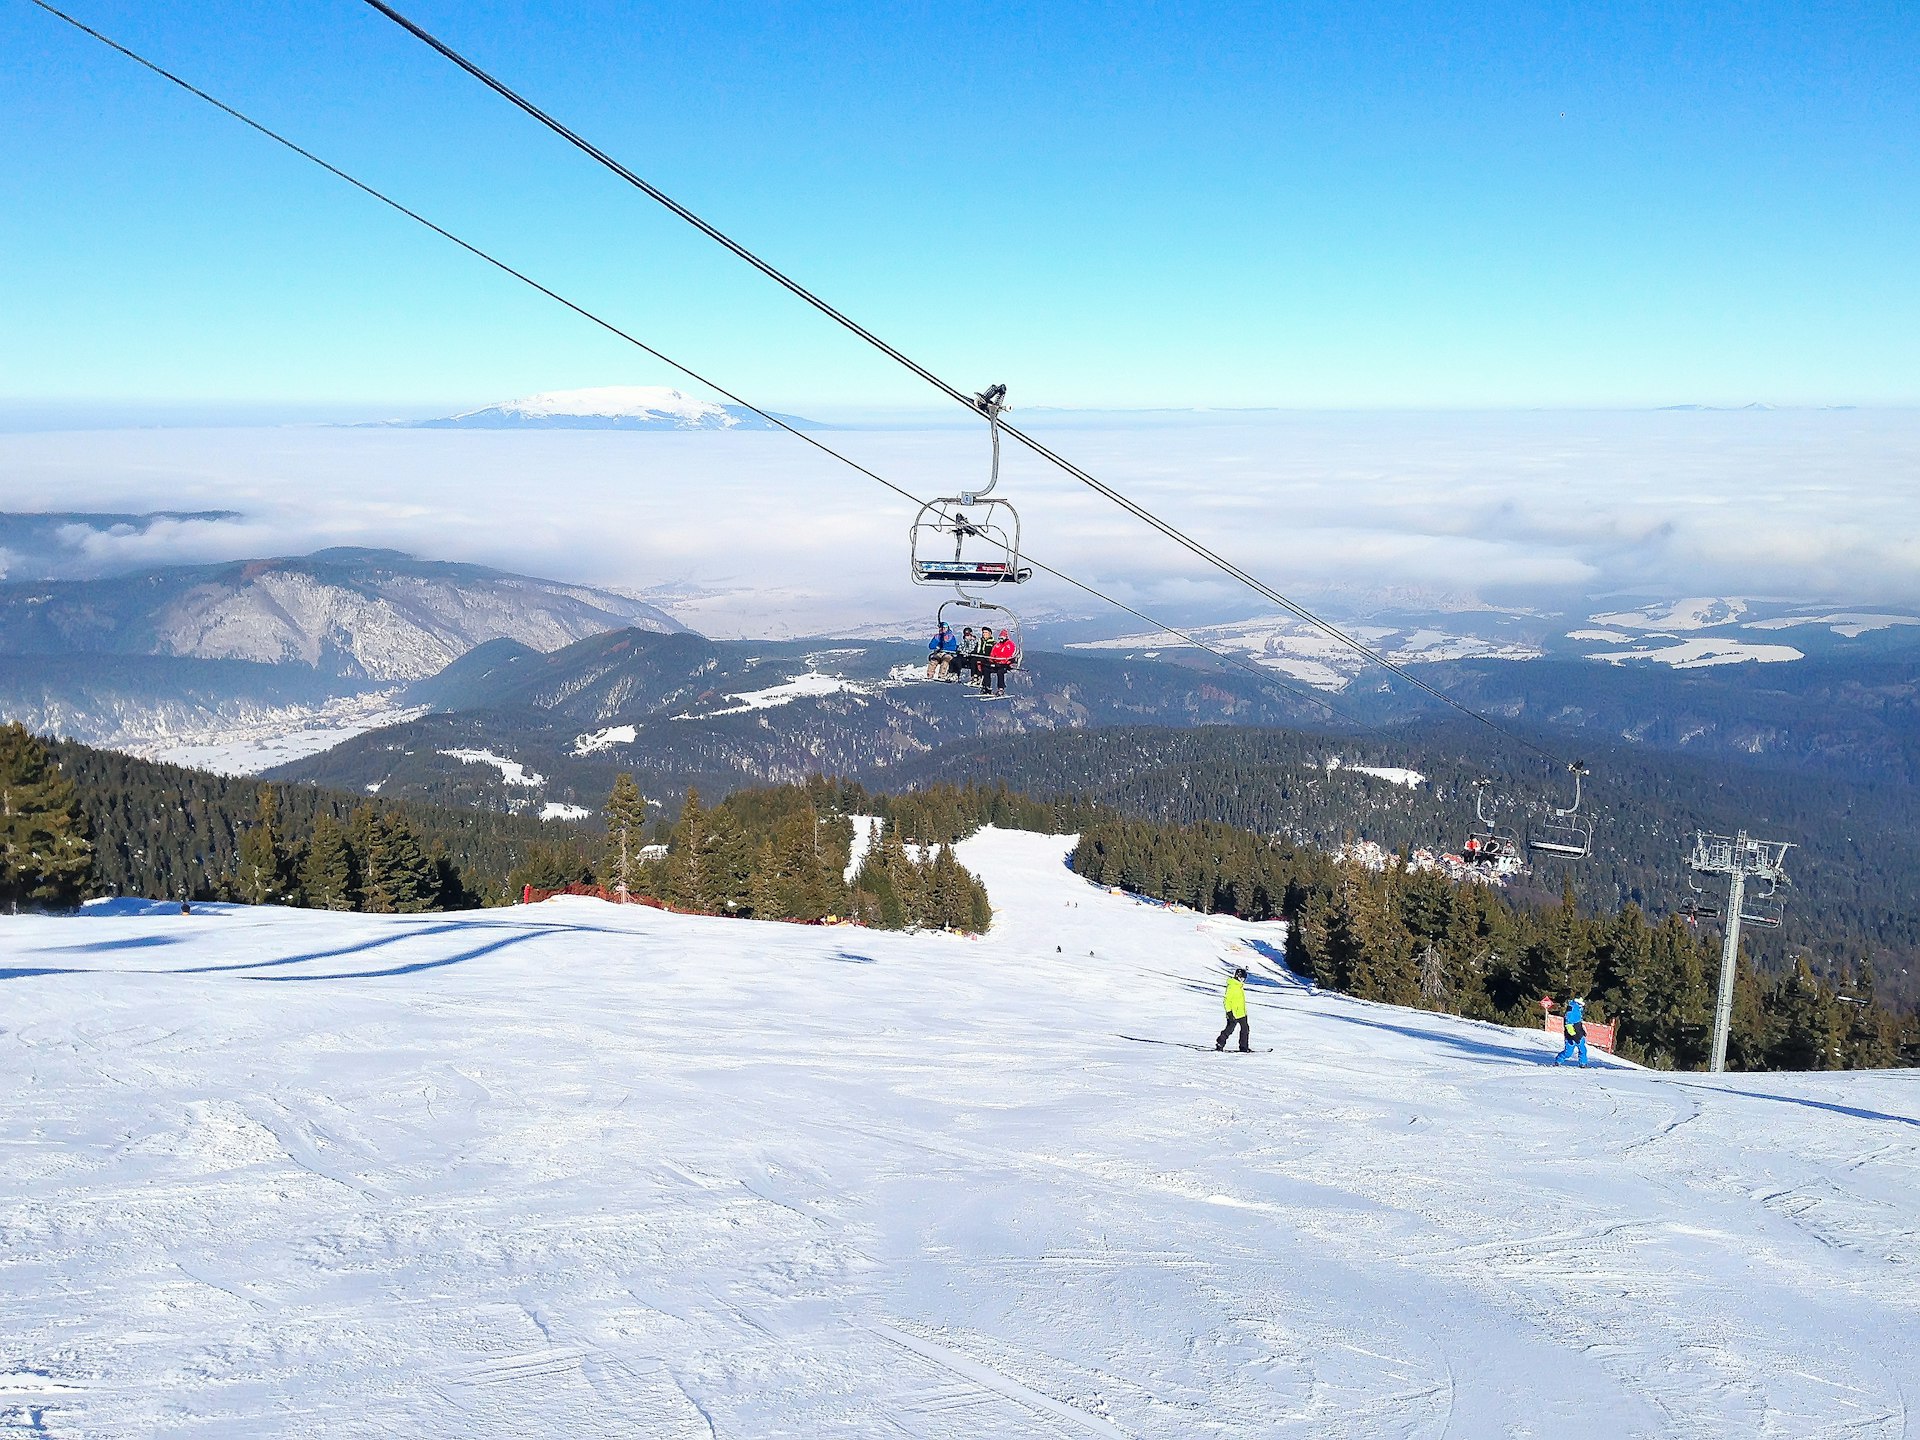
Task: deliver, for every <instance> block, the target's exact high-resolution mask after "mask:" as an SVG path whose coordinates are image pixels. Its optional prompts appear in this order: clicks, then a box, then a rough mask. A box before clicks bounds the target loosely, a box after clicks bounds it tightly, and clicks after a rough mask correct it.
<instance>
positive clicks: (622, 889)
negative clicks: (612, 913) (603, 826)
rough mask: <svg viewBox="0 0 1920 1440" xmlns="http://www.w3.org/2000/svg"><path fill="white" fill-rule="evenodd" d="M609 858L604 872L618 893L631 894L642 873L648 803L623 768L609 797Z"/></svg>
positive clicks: (603, 866) (602, 870)
mask: <svg viewBox="0 0 1920 1440" xmlns="http://www.w3.org/2000/svg"><path fill="white" fill-rule="evenodd" d="M605 814H606V817H607V858H606V861H605V863H604V864H603V865H602V866H601V873H602V874H603V875H605V876H606V877H607V882H606V883H607V887H608V888H609V889H611V890H613V891H615V892H616V893H617V894H621V895H627V894H631V893H632V892H633V890H634V888H635V883H636V881H637V880H638V879H639V876H640V847H641V846H642V845H643V844H644V843H645V841H644V840H643V838H642V837H643V836H644V835H645V834H646V824H647V802H646V800H645V799H644V798H642V796H641V794H640V787H639V786H638V785H635V784H634V783H633V776H632V775H630V774H628V773H627V772H626V771H624V770H623V771H621V772H620V774H618V775H616V776H615V777H614V780H613V793H612V794H611V795H609V796H608V797H607V805H606V811H605Z"/></svg>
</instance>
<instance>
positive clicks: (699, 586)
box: [0, 410, 1920, 635]
mask: <svg viewBox="0 0 1920 1440" xmlns="http://www.w3.org/2000/svg"><path fill="white" fill-rule="evenodd" d="M1015 418H1016V419H1017V420H1020V421H1022V422H1023V423H1026V424H1028V425H1029V426H1030V427H1031V428H1032V429H1034V430H1035V431H1036V432H1038V433H1041V434H1043V435H1044V437H1045V438H1046V439H1047V440H1048V441H1049V443H1051V444H1053V445H1054V446H1055V447H1056V448H1057V449H1059V450H1061V451H1062V452H1064V453H1066V454H1068V455H1071V456H1072V457H1073V458H1074V459H1076V460H1077V461H1078V462H1080V463H1081V464H1083V465H1084V466H1086V467H1087V468H1088V469H1090V470H1092V471H1093V472H1094V473H1096V474H1098V475H1100V476H1101V477H1102V478H1104V479H1106V480H1108V481H1110V482H1112V483H1113V484H1115V485H1117V486H1118V487H1120V488H1121V489H1123V490H1125V491H1126V492H1128V493H1129V494H1130V495H1132V496H1133V497H1134V498H1136V499H1137V500H1139V501H1141V502H1142V503H1144V504H1145V505H1147V506H1148V507H1149V508H1151V509H1153V510H1155V511H1157V512H1158V513H1160V514H1162V515H1164V516H1167V517H1168V518H1170V519H1172V520H1174V521H1176V522H1177V523H1179V524H1180V525H1182V526H1184V527H1186V528H1188V529H1190V530H1192V531H1193V532H1194V533H1195V534H1196V535H1197V536H1199V537H1200V538H1201V539H1203V540H1204V541H1205V542H1207V543H1208V544H1210V545H1213V546H1215V547H1216V548H1218V549H1219V550H1220V551H1222V552H1223V553H1225V554H1226V555H1228V556H1230V557H1231V558H1233V559H1234V560H1236V561H1238V562H1239V563H1241V564H1242V565H1244V566H1245V567H1246V568H1248V569H1249V570H1251V571H1253V572H1254V573H1255V574H1257V575H1259V576H1261V577H1262V578H1263V579H1265V580H1267V581H1269V582H1270V583H1272V584H1274V585H1276V586H1278V587H1280V588H1281V589H1283V590H1292V591H1297V592H1299V593H1301V594H1302V595H1307V596H1320V597H1325V596H1343V595H1344V596H1347V597H1350V598H1351V599H1352V600H1353V602H1354V603H1355V604H1356V605H1357V604H1360V603H1362V602H1363V601H1364V600H1366V599H1367V597H1373V598H1375V599H1377V598H1379V597H1390V598H1392V599H1393V600H1394V601H1395V602H1396V603H1401V604H1415V603H1431V604H1433V605H1434V607H1435V608H1443V609H1446V608H1471V607H1472V606H1474V605H1477V604H1483V603H1484V604H1497V605H1511V606H1527V605H1549V606H1562V607H1564V606H1567V605H1568V604H1570V603H1571V604H1574V605H1575V606H1576V608H1577V603H1578V602H1577V601H1570V600H1569V597H1587V596H1603V595H1643V596H1660V595H1680V594H1727V595H1749V596H1766V597H1771V598H1778V599H1783V600H1794V601H1801V600H1804V601H1810V602H1811V601H1820V602H1829V601H1830V602H1836V603H1845V604H1850V605H1857V604H1867V603H1872V604H1881V605H1905V606H1911V605H1914V604H1916V603H1920V527H1917V526H1915V525H1914V523H1913V520H1912V515H1913V507H1914V505H1915V503H1916V501H1920V412H1915V411H1897V410H1882V411H1874V410H1838V411H1813V410H1773V411H1762V410H1754V411H1732V412H1722V411H1662V412H1630V411H1591V412H1500V413H1412V412H1410V413H1388V414H1378V413H1295V412H1240V413H1234V412H1201V413H1192V412H1187V413H1167V414H1158V415H1139V414H1132V415H1113V414H1108V415H1102V414H1078V415H1075V414H1067V413H1052V414H1048V413H1044V412H1036V413H1033V414H1031V415H1017V416H1016V417H1015ZM818 438H819V439H821V440H823V441H824V442H826V443H827V444H830V445H833V446H835V447H836V448H840V449H844V450H845V451H846V452H847V453H848V454H849V455H850V456H852V457H853V458H855V459H857V460H859V461H860V463H862V464H863V465H866V466H868V467H869V468H871V469H873V470H875V471H877V472H878V473H880V474H882V475H885V476H886V477H888V478H889V479H891V480H893V481H894V482H895V483H897V484H899V485H901V486H902V487H904V488H906V489H908V490H910V491H912V492H914V493H916V494H919V495H923V496H926V495H934V494H943V493H944V494H950V493H953V492H955V491H956V490H959V489H961V488H971V487H975V486H978V485H979V484H981V483H983V480H984V474H985V468H986V456H987V447H986V439H985V432H984V427H970V426H967V425H965V424H961V425H958V426H956V425H952V424H941V425H934V424H929V425H925V426H893V427H859V428H847V429H841V430H835V431H828V432H821V433H820V434H819V436H818ZM0 491H3V492H4V499H3V500H0V510H4V511H8V512H16V513H17V512H23V511H111V512H140V511H151V510H169V511H198V510H229V511H235V512H238V515H237V517H235V518H221V519H212V520H204V519H186V520H169V521H161V522H156V523H152V524H148V525H144V526H132V527H120V528H119V529H117V530H107V531H103V530H100V529H97V528H94V527H91V526H86V525H74V526H71V527H67V528H65V529H62V530H59V531H58V533H57V534H56V535H55V536H54V538H53V539H51V540H46V539H45V538H44V537H43V538H42V540H41V541H38V542H36V544H35V546H34V549H33V553H31V554H29V553H24V552H22V551H20V550H18V549H16V551H15V552H14V553H11V554H9V553H7V552H5V551H0V565H5V566H6V567H7V569H8V571H9V573H10V575H12V576H13V577H14V578H28V577H29V576H31V577H33V578H39V577H40V576H43V575H49V574H58V575H65V576H83V575H101V574H111V573H119V572H125V571H129V570H133V569H137V568H141V567H145V566H150V565H160V564H171V563H178V562H188V561H214V560H229V559H238V558H251V557H260V556H274V555H294V554H304V553H307V552H310V551H312V550H316V549H319V548H322V547H326V546H334V545H368V546H383V547H392V548H397V549H402V550H407V551H410V552H412V553H414V554H417V555H421V556H424V557H431V558H435V559H449V560H465V561H473V562H478V563H483V564H490V565H497V566H501V567H504V568H507V569H512V570H518V571H522V572H527V573H532V574H537V575H543V576H551V577H554V578H558V579H565V580H572V581H580V582H589V583H595V584H601V585H609V586H614V587H618V588H622V589H627V590H631V591H635V592H646V593H650V594H654V595H657V596H661V597H663V598H667V599H670V600H673V601H674V602H675V603H676V604H677V605H678V606H679V608H680V612H681V613H682V616H683V618H685V619H686V620H687V621H688V623H690V624H693V625H695V626H696V627H697V628H701V629H705V630H707V631H709V632H710V633H713V634H717V635H729V634H760V635H778V634H791V635H804V634H820V633H829V632H835V631H838V632H843V633H844V632H845V631H847V630H848V629H850V628H854V627H858V626H862V625H868V624H880V625H885V624H888V623H892V622H894V621H896V620H903V619H905V618H907V617H911V616H914V615H916V614H918V613H919V612H920V611H921V610H922V609H923V608H924V601H925V598H926V597H925V594H924V592H917V591H916V590H915V589H914V587H913V586H912V585H911V584H909V582H908V579H907V545H906V536H907V526H908V522H909V521H910V519H911V518H912V513H913V506H912V505H911V504H909V503H908V502H906V501H904V500H902V499H900V498H899V497H898V496H895V495H893V494H890V493H888V492H887V491H885V490H883V489H881V488H880V487H878V486H876V485H875V484H874V483H873V482H872V481H871V480H869V479H866V478H865V477H863V476H861V475H858V474H856V473H855V472H853V471H852V470H850V469H847V468H846V467H844V466H842V465H840V464H838V463H837V462H835V461H834V460H832V459H831V458H829V457H827V456H825V455H822V454H821V453H819V452H818V451H815V450H812V449H810V448H809V447H807V446H806V445H803V444H802V443H800V442H799V441H796V440H794V439H793V438H792V437H790V436H787V435H783V434H779V433H771V434H757V433H744V434H743V433H727V432H719V433H692V434H674V433H633V432H580V431H571V432H554V431H532V432H478V433H468V432H458V431H420V430H387V429H353V428H332V427H322V426H285V427H254V428H241V427H228V428H143V429H95V430H78V429H60V430H55V429H48V430H37V431H36V430H17V431H14V432H12V433H0ZM1001 493H1004V494H1006V495H1007V496H1008V497H1009V498H1012V499H1014V500H1015V501H1016V502H1017V503H1018V505H1019V509H1020V514H1021V516H1022V519H1023V521H1024V537H1025V544H1024V548H1025V549H1026V550H1027V552H1028V553H1030V554H1031V555H1033V556H1035V557H1037V558H1039V559H1040V560H1042V561H1044V562H1045V563H1047V564H1049V565H1052V566H1055V567H1058V568H1060V569H1063V570H1066V571H1069V572H1070V573H1073V574H1075V575H1078V576H1080V577H1081V578H1083V579H1086V580H1087V581H1089V582H1092V583H1094V584H1096V585H1098V586H1100V587H1101V588H1103V589H1106V590H1108V591H1109V592H1111V593H1113V594H1115V595H1116V596H1118V597H1119V598H1121V599H1123V600H1126V601H1128V602H1129V603H1132V604H1136V605H1140V606H1142V607H1147V608H1153V607H1158V608H1159V609H1160V610H1163V611H1169V612H1175V613H1177V615H1178V617H1179V618H1182V619H1188V620H1197V619H1205V618H1215V619H1225V618H1231V617H1233V616H1235V615H1244V614H1247V613H1251V612H1253V611H1255V610H1259V609H1264V608H1266V607H1264V606H1262V605H1260V604H1258V603H1257V602H1253V601H1250V600H1249V599H1248V598H1247V597H1245V596H1244V595H1243V594H1242V593H1240V592H1239V591H1238V590H1237V588H1236V587H1235V586H1234V585H1233V584H1232V583H1231V582H1229V581H1226V580H1225V579H1224V578H1222V577H1220V576H1219V575H1217V574H1216V573H1213V572H1211V571H1209V570H1207V569H1206V567H1204V566H1203V565H1201V564H1200V563H1199V562H1197V561H1196V560H1194V559H1193V558H1192V557H1191V556H1188V555H1186V554H1185V553H1184V552H1182V551H1180V550H1179V549H1177V548H1176V547H1174V546H1173V545H1172V544H1171V543H1170V542H1168V541H1166V540H1165V539H1164V538H1162V537H1160V536H1157V535H1155V534H1153V533H1152V532H1151V531H1149V530H1147V529H1146V528H1145V527H1143V526H1142V525H1141V524H1140V523H1139V522H1137V521H1135V520H1133V519H1132V518H1131V517H1129V516H1127V515H1125V514H1123V513H1122V512H1120V511H1119V510H1117V509H1116V508H1114V507H1113V506H1111V505H1110V504H1108V503H1107V502H1105V501H1103V500H1101V499H1099V498H1098V497H1096V496H1094V495H1093V494H1091V493H1090V492H1088V491H1087V490H1086V489H1084V488H1083V487H1081V486H1080V485H1079V484H1077V483H1076V482H1074V481H1072V480H1070V479H1069V478H1067V477H1065V476H1064V475H1061V474H1060V473H1059V472H1057V471H1054V470H1052V469H1050V468H1048V467H1046V466H1044V465H1043V464H1041V463H1040V462H1039V461H1037V460H1035V459H1034V458H1033V457H1031V456H1030V455H1028V454H1026V453H1025V452H1024V451H1022V450H1020V449H1019V448H1018V447H1017V446H1010V447H1009V450H1008V455H1007V462H1006V467H1005V472H1004V477H1003V481H1002V492H1001ZM1024 599H1025V603H1027V604H1028V605H1029V606H1030V607H1033V608H1036V609H1039V610H1042V611H1047V610H1051V611H1054V612H1056V613H1060V614H1068V615H1071V614H1087V613H1092V612H1093V611H1095V610H1097V608H1098V607H1096V606H1095V605H1093V604H1092V602H1090V601H1088V600H1086V598H1085V597H1084V596H1080V595H1078V594H1076V593H1075V592H1073V591H1071V590H1070V589H1068V588H1066V587H1063V586H1061V585H1059V584H1057V583H1056V582H1052V581H1049V580H1045V579H1042V580H1038V581H1036V582H1035V583H1034V584H1033V585H1032V586H1030V587H1027V591H1026V593H1025V596H1024Z"/></svg>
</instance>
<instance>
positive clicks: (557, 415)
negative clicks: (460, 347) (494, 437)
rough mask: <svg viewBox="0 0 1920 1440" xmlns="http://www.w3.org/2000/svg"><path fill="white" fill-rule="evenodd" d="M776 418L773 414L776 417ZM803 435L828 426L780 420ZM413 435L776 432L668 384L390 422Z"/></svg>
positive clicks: (547, 395)
mask: <svg viewBox="0 0 1920 1440" xmlns="http://www.w3.org/2000/svg"><path fill="white" fill-rule="evenodd" d="M770 413H771V412H770ZM779 418H780V419H781V420H782V421H784V422H785V423H787V424H788V425H792V426H794V427H795V428H796V429H802V430H819V429H824V428H826V427H824V426H821V425H818V424H816V423H815V422H813V421H811V420H803V419H801V418H800V417H799V416H797V415H782V416H780V417H779ZM384 423H388V424H391V425H393V426H396V427H398V428H402V429H410V430H773V429H776V428H778V427H776V426H774V425H772V424H770V423H769V422H768V421H767V420H766V419H764V418H763V417H762V416H761V415H759V414H758V413H757V412H755V411H753V410H749V409H747V408H746V407H745V406H744V405H717V404H714V403H713V402H712V401H708V400H698V399H695V398H694V397H693V396H691V395H688V394H685V393H684V392H682V391H679V390H675V389H672V388H671V387H668V386H665V385H599V386H594V387H592V388H590V389H585V390H549V391H545V392H543V393H541V394H539V395H527V396H524V397H522V398H521V399H518V400H503V401H500V402H499V403H497V404H493V405H483V406H481V407H480V408H479V409H478V410H468V411H465V412H464V413H462V414H459V415H446V416H442V417H440V418H438V419H433V420H405V421H391V422H384Z"/></svg>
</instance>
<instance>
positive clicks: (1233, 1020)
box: [1213, 1015, 1253, 1053]
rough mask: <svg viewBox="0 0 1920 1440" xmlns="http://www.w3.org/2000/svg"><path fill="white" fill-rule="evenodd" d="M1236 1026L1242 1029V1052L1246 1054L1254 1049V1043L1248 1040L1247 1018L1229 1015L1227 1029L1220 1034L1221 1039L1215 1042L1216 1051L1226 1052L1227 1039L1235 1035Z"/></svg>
mask: <svg viewBox="0 0 1920 1440" xmlns="http://www.w3.org/2000/svg"><path fill="white" fill-rule="evenodd" d="M1235 1026H1238V1027H1239V1029H1240V1049H1241V1051H1242V1052H1243V1053H1244V1052H1245V1051H1248V1050H1251V1049H1252V1048H1253V1045H1252V1043H1251V1042H1250V1041H1249V1040H1248V1034H1249V1031H1248V1029H1247V1017H1246V1016H1244V1015H1229V1016H1228V1017H1227V1028H1226V1029H1224V1030H1222V1031H1221V1032H1220V1038H1219V1039H1218V1040H1216V1041H1214V1042H1213V1048H1214V1049H1216V1050H1224V1049H1226V1048H1227V1037H1228V1036H1229V1035H1231V1034H1233V1031H1234V1027H1235Z"/></svg>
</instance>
